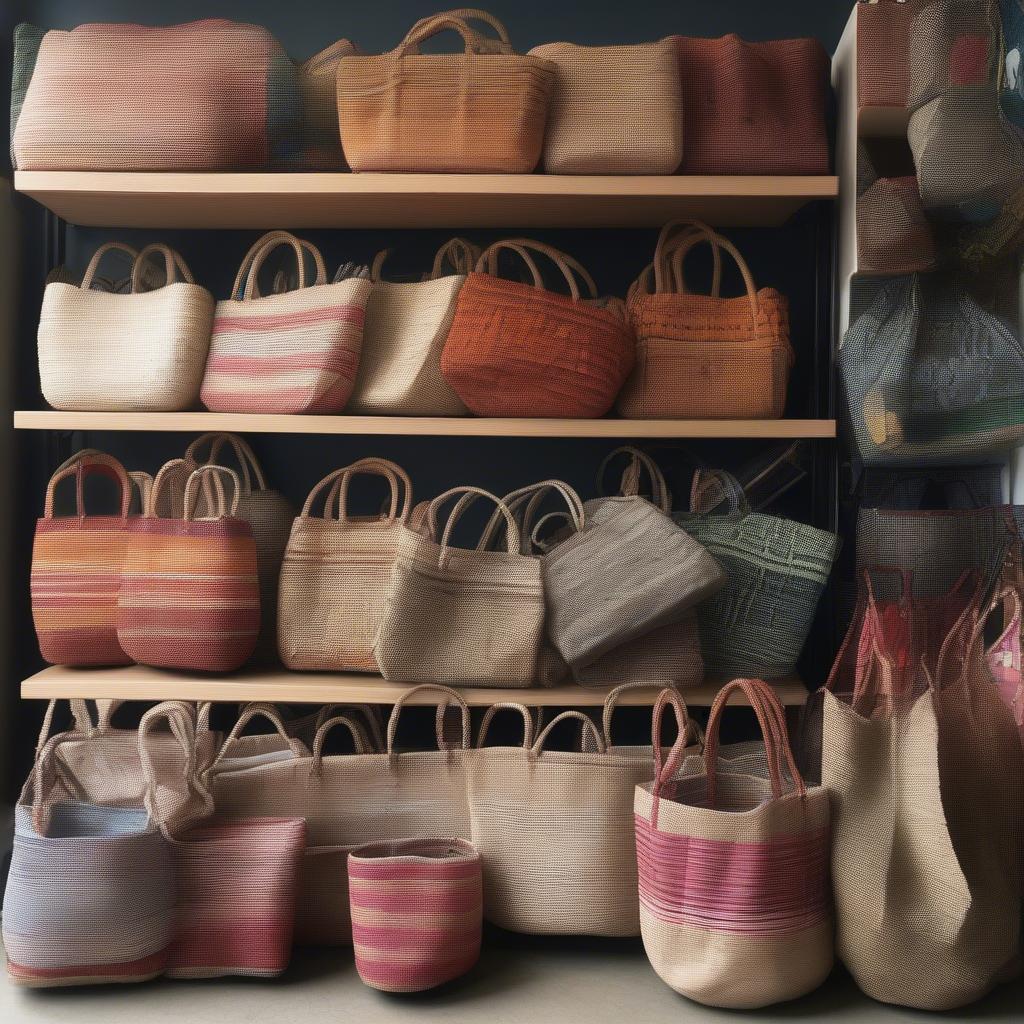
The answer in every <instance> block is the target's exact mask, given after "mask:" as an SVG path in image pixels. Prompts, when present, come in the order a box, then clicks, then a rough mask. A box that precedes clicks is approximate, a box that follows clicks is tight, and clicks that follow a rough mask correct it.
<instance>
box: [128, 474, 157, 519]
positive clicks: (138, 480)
mask: <svg viewBox="0 0 1024 1024" xmlns="http://www.w3.org/2000/svg"><path fill="white" fill-rule="evenodd" d="M128 479H129V480H130V481H131V483H132V485H133V490H136V491H138V492H139V508H141V509H142V511H143V512H145V511H146V509H147V508H149V502H150V499H151V498H152V496H153V477H152V476H151V475H150V474H149V473H147V472H146V471H145V470H144V469H130V470H128Z"/></svg>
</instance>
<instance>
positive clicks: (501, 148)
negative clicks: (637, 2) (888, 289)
mask: <svg viewBox="0 0 1024 1024" xmlns="http://www.w3.org/2000/svg"><path fill="white" fill-rule="evenodd" d="M484 26H487V28H484ZM442 33H454V34H456V35H457V36H458V37H460V41H461V44H462V46H463V52H457V53H444V54H424V53H422V52H421V51H420V47H421V45H422V44H424V43H426V42H427V41H428V40H431V39H432V38H433V37H434V36H437V35H439V34H442ZM828 75H829V60H828V56H827V55H826V53H825V51H824V49H823V48H822V46H821V44H820V43H819V42H817V41H816V40H813V39H789V40H779V41H774V42H758V43H748V42H745V41H743V40H742V39H740V38H739V37H738V36H735V35H729V36H725V37H723V38H721V39H694V38H688V37H683V36H675V37H670V38H666V39H662V40H660V41H658V42H652V43H641V44H635V45H619V46H576V45H574V44H572V43H549V44H545V45H543V46H538V47H535V48H534V49H533V50H531V51H530V53H529V54H526V55H521V54H518V53H516V52H515V51H514V50H513V48H512V44H511V41H510V39H509V35H508V32H507V30H506V29H505V26H504V25H503V24H502V23H501V22H500V21H498V19H497V18H495V17H494V16H493V15H490V14H488V13H487V12H485V11H480V10H475V9H466V8H463V9H457V10H452V11H445V12H442V13H440V14H437V15H433V16H431V17H428V18H423V19H421V20H420V21H418V22H417V23H416V24H415V25H414V26H413V28H412V29H411V30H410V31H409V32H408V34H407V35H406V36H405V38H404V39H403V40H402V42H401V43H399V45H398V47H397V48H396V49H394V50H393V51H391V52H390V53H384V54H380V55H366V54H363V53H362V52H361V51H360V50H359V49H358V48H357V47H356V46H355V45H354V44H353V43H351V42H349V41H348V40H346V39H342V40H339V41H338V42H337V43H335V44H333V45H332V46H330V47H328V48H327V49H326V50H324V51H322V52H321V53H319V54H317V55H316V56H314V57H312V58H310V60H308V61H306V62H305V63H302V64H298V65H296V64H295V63H293V62H292V61H291V60H289V59H288V57H287V56H286V55H285V53H284V51H283V50H282V49H281V46H280V44H279V43H278V42H277V41H276V40H275V39H274V38H273V37H272V36H271V35H270V34H269V33H268V32H267V31H266V30H265V29H263V28H260V27H257V26H255V25H246V24H236V23H232V22H227V21H199V22H192V23H189V24H184V25H175V26H170V27H166V28H149V27H143V26H140V25H130V24H120V25H114V24H95V25H80V26H79V27H77V28H75V29H72V30H71V31H70V32H64V31H49V32H44V31H43V30H41V29H38V28H35V27H34V26H30V25H21V26H19V27H18V29H17V30H16V32H15V55H14V78H13V87H12V103H11V107H12V116H11V156H12V162H13V164H14V166H16V167H18V168H19V169H23V170H124V171H128V170H151V171H159V170H190V171H200V170H203V171H224V170H261V169H265V168H275V169H282V170H305V169H310V170H344V169H346V168H350V169H352V170H354V171H438V172H453V171H454V172H459V171H464V172H472V171H475V172H493V173H519V174H528V173H530V172H531V171H533V170H535V169H536V168H537V167H538V165H540V164H542V165H543V169H544V170H545V171H548V172H549V173H577V174H673V173H675V172H676V171H677V170H681V171H682V172H684V173H689V174H827V173H828V168H829V147H828V138H827V133H826V121H825V109H826V96H827V90H828V84H827V83H828ZM97 81H102V92H101V93H100V94H98V93H97V89H96V85H95V83H96V82H97ZM168 82H172V83H173V91H172V92H171V93H170V94H168V89H167V83H168ZM112 111H116V115H117V116H116V117H111V116H110V115H111V112H112Z"/></svg>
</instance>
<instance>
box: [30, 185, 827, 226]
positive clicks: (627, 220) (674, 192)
mask: <svg viewBox="0 0 1024 1024" xmlns="http://www.w3.org/2000/svg"><path fill="white" fill-rule="evenodd" d="M14 186H15V188H16V189H17V190H18V191H19V192H23V193H25V194H26V195H29V196H32V198H33V199H36V200H38V201H39V202H40V203H42V204H43V206H45V207H47V208H48V209H50V210H52V211H53V212H54V213H56V214H57V215H58V216H60V217H63V218H64V219H65V220H67V221H69V222H70V223H72V224H79V225H85V226H94V227H97V226H98V227H125V228H335V227H352V228H359V227H393V228H436V227H466V228H470V227H502V228H512V227H608V228H611V227H641V226H660V225H662V224H664V223H666V222H667V221H670V220H673V219H677V218H682V217H699V218H701V219H702V220H707V221H710V222H711V223H713V224H716V225H718V226H722V227H730V226H741V225H751V226H773V225H778V224H783V223H785V221H787V220H788V219H789V218H790V217H791V216H792V215H793V214H794V213H795V212H796V211H797V210H799V209H800V207H802V206H804V205H805V204H806V203H809V202H814V201H816V200H820V199H834V198H836V196H837V195H838V194H839V181H838V178H835V177H830V176H821V177H768V176H764V177H761V176H752V175H751V176H748V175H743V176H738V175H737V176H723V177H697V176H681V175H671V176H632V175H586V176H582V175H555V174H335V173H332V174H303V173H292V174H236V173H223V174H209V173H207V174H197V173H187V172H105V171H17V172H16V173H15V176H14Z"/></svg>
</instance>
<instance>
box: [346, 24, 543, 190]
mask: <svg viewBox="0 0 1024 1024" xmlns="http://www.w3.org/2000/svg"><path fill="white" fill-rule="evenodd" d="M445 31H454V32H457V33H458V34H459V35H460V36H461V37H462V40H463V42H464V44H465V52H464V53H454V54H421V53H420V52H419V45H420V44H421V43H424V42H426V41H427V40H428V39H430V38H432V37H433V36H436V35H438V34H439V33H441V32H445ZM479 39H480V37H479V36H478V35H477V34H476V33H475V32H474V31H473V30H472V29H471V28H470V27H469V26H468V25H467V23H466V21H464V20H462V19H460V18H457V17H450V16H447V15H444V14H439V15H437V16H436V17H433V18H426V19H424V20H423V21H421V22H419V23H418V24H417V25H415V26H414V27H413V29H412V31H410V32H409V34H408V35H407V36H406V37H405V39H403V40H402V42H401V43H400V44H399V45H398V47H397V48H396V49H395V50H392V51H391V52H390V53H384V54H381V55H380V56H374V57H362V56H351V57H343V58H342V59H341V63H340V65H339V67H338V117H339V120H340V122H341V144H342V148H343V149H344V151H345V158H346V159H347V160H348V164H349V166H350V167H351V168H352V170H354V171H441V172H445V171H461V172H476V173H481V174H485V173H488V172H490V173H493V174H529V173H530V172H531V171H533V170H534V168H536V166H537V163H538V162H539V160H540V155H541V148H542V146H543V144H544V126H545V123H546V121H547V113H548V103H549V101H550V99H551V92H552V89H553V86H554V70H555V69H554V66H553V65H552V64H551V63H550V62H549V61H546V60H541V59H539V58H537V57H523V56H520V55H518V54H515V53H513V52H512V48H511V46H506V47H502V48H501V52H496V49H497V48H495V47H493V46H491V47H487V48H486V49H485V51H484V52H480V46H479Z"/></svg>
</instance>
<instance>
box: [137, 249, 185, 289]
mask: <svg viewBox="0 0 1024 1024" xmlns="http://www.w3.org/2000/svg"><path fill="white" fill-rule="evenodd" d="M158 255H159V256H163V258H164V283H163V285H162V287H164V288H166V287H167V286H168V285H172V284H177V283H180V282H179V281H178V278H179V276H180V278H181V281H183V282H184V283H185V284H195V281H194V280H193V279H192V271H191V270H189V269H188V264H187V263H186V262H185V260H184V259H183V258H182V255H181V253H180V252H178V251H177V250H176V249H172V248H171V247H170V246H169V245H166V244H165V243H163V242H152V243H151V244H150V245H147V246H146V248H145V249H143V250H142V251H141V252H140V253H139V254H138V256H136V257H135V262H134V263H133V264H132V293H133V294H135V293H137V292H138V291H139V290H140V288H141V286H142V272H143V268H144V267H145V265H146V262H147V261H150V262H152V257H154V256H158Z"/></svg>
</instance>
